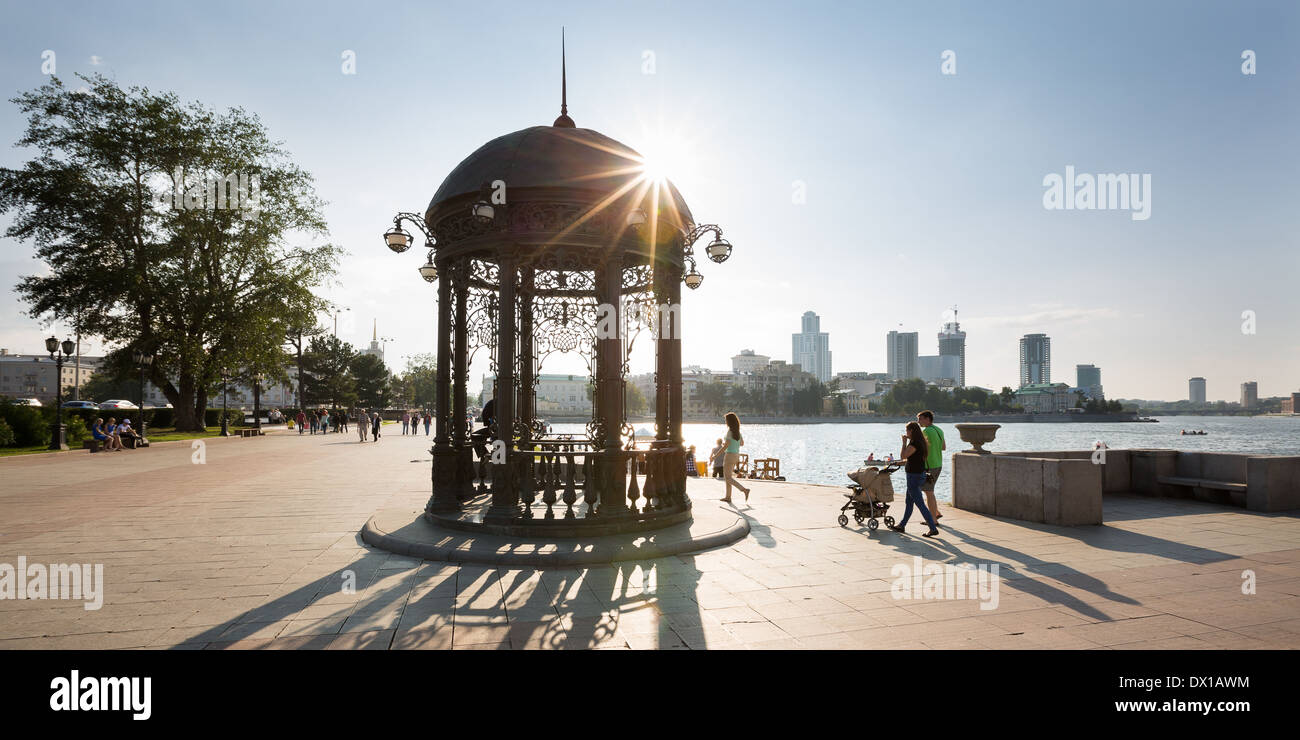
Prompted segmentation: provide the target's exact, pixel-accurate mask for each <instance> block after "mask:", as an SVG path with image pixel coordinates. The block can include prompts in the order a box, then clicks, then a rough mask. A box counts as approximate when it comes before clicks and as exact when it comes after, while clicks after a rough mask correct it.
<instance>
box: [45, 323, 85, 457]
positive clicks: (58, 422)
mask: <svg viewBox="0 0 1300 740" xmlns="http://www.w3.org/2000/svg"><path fill="white" fill-rule="evenodd" d="M45 349H47V350H49V353H50V359H51V360H54V426H53V427H51V428H50V446H49V448H48V449H51V450H66V449H68V442H67V429H66V428H65V427H64V426H63V359H64V358H65V357H69V356H70V355H72V353H73V352H75V351H76V349H77V348H76V345H75V344H74V343H73V341H72V340H71V339H65V340H63V343H62V344H59V340H58V337H53V336H52V337H50V338H49V339H46V340H45Z"/></svg>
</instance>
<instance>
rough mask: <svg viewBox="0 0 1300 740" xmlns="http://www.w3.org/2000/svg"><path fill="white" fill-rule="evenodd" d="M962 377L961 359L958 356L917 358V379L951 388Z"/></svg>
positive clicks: (922, 356) (923, 356) (925, 356)
mask: <svg viewBox="0 0 1300 740" xmlns="http://www.w3.org/2000/svg"><path fill="white" fill-rule="evenodd" d="M960 375H961V358H960V357H958V356H957V355H921V356H919V357H917V358H916V377H918V378H920V379H921V380H924V381H925V382H927V383H934V384H935V385H939V386H943V387H945V388H951V387H952V386H955V385H956V384H957V378H958V376H960Z"/></svg>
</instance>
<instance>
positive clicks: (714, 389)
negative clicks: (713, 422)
mask: <svg viewBox="0 0 1300 740" xmlns="http://www.w3.org/2000/svg"><path fill="white" fill-rule="evenodd" d="M696 388H697V389H698V390H699V394H700V402H701V403H703V404H704V405H705V406H708V407H709V408H710V409H712V410H713V413H715V414H720V413H722V410H723V409H725V408H726V407H727V384H726V383H718V382H714V383H701V384H700V385H698V386H696Z"/></svg>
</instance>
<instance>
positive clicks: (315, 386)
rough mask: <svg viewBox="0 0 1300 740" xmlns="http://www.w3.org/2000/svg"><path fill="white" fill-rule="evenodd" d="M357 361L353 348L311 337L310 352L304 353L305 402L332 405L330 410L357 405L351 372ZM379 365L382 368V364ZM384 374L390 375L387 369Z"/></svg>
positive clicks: (332, 339) (335, 339) (329, 338)
mask: <svg viewBox="0 0 1300 740" xmlns="http://www.w3.org/2000/svg"><path fill="white" fill-rule="evenodd" d="M365 356H369V355H365ZM357 357H358V355H357V351H356V350H355V349H354V348H353V347H352V345H351V344H348V343H347V342H344V341H342V340H340V339H339V338H338V337H336V336H332V335H325V336H318V337H312V338H311V342H310V343H309V344H308V345H307V351H306V352H305V353H303V370H302V371H303V373H304V376H303V379H304V381H305V382H304V383H303V388H304V392H303V402H304V403H307V404H310V405H314V404H322V403H324V404H329V406H330V408H340V407H348V406H352V405H353V404H354V403H356V398H357V395H358V392H357V382H356V381H355V380H354V378H353V376H352V372H351V368H352V367H353V361H354V360H355V359H356V358H357ZM374 359H376V360H378V359H379V358H377V357H376V358H374ZM379 364H380V367H383V362H380V363H379ZM384 372H385V373H387V369H385V370H384Z"/></svg>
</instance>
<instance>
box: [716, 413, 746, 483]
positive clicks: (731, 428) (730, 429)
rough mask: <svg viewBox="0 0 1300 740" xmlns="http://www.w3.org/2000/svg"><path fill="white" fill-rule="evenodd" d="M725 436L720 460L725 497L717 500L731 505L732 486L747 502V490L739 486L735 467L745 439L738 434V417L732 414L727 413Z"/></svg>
mask: <svg viewBox="0 0 1300 740" xmlns="http://www.w3.org/2000/svg"><path fill="white" fill-rule="evenodd" d="M726 422H727V435H726V436H725V437H723V441H724V442H725V444H726V445H727V447H726V450H727V451H726V454H724V455H723V458H722V475H723V480H725V481H726V484H727V495H726V496H724V497H723V498H721V499H719V501H726V502H727V503H731V487H732V486H733V485H734V486H735V487H736V488H739V489H740V490H741V491H742V492H743V493H744V494H745V500H746V501H749V489H748V488H745V487H744V486H742V485H740V482H739V481H737V480H736V465H737V464H738V463H739V462H740V448H741V447H742V446H743V445H744V444H745V438H744V437H742V436H741V434H740V417H738V416H736V415H735V414H734V413H728V414H727V416H726Z"/></svg>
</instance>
